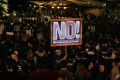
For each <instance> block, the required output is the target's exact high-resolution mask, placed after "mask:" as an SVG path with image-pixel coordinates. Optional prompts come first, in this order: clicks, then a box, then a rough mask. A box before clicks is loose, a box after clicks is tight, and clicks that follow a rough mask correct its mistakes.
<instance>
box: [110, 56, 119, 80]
mask: <svg viewBox="0 0 120 80" xmlns="http://www.w3.org/2000/svg"><path fill="white" fill-rule="evenodd" d="M119 68H120V57H116V58H115V59H114V61H113V62H112V69H111V80H118V79H120V70H119ZM117 78H118V79H117Z"/></svg>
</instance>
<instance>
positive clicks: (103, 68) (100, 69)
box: [98, 63, 106, 73]
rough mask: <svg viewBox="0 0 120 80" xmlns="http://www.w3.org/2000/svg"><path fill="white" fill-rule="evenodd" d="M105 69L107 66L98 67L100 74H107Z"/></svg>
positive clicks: (101, 64)
mask: <svg viewBox="0 0 120 80" xmlns="http://www.w3.org/2000/svg"><path fill="white" fill-rule="evenodd" d="M105 67H106V66H105V64H103V63H100V64H99V66H98V70H99V72H100V73H104V72H105V69H106V68H105Z"/></svg>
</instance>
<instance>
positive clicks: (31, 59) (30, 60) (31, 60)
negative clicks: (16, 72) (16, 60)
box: [22, 50, 37, 73]
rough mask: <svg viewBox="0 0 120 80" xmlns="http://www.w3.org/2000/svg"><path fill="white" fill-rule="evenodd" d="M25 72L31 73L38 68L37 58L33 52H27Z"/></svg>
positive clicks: (24, 64)
mask: <svg viewBox="0 0 120 80" xmlns="http://www.w3.org/2000/svg"><path fill="white" fill-rule="evenodd" d="M22 67H23V70H24V72H25V73H30V72H31V71H33V70H35V69H36V67H37V57H36V56H35V55H34V53H33V51H32V50H28V51H26V59H25V60H24V61H23V66H22Z"/></svg>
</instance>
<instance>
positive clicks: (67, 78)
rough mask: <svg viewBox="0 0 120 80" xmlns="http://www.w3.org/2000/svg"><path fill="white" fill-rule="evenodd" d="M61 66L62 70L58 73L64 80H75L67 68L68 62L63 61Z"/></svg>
mask: <svg viewBox="0 0 120 80" xmlns="http://www.w3.org/2000/svg"><path fill="white" fill-rule="evenodd" d="M60 66H61V69H60V70H58V73H59V74H60V76H61V77H62V78H63V80H73V76H72V73H71V72H70V71H69V70H68V68H67V62H66V61H62V62H61V63H60Z"/></svg>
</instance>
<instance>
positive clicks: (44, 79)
mask: <svg viewBox="0 0 120 80" xmlns="http://www.w3.org/2000/svg"><path fill="white" fill-rule="evenodd" d="M27 80H63V79H62V78H61V77H60V75H59V74H58V73H57V72H55V71H53V70H47V69H40V70H39V71H33V72H32V73H30V74H29V75H28V79H27Z"/></svg>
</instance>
